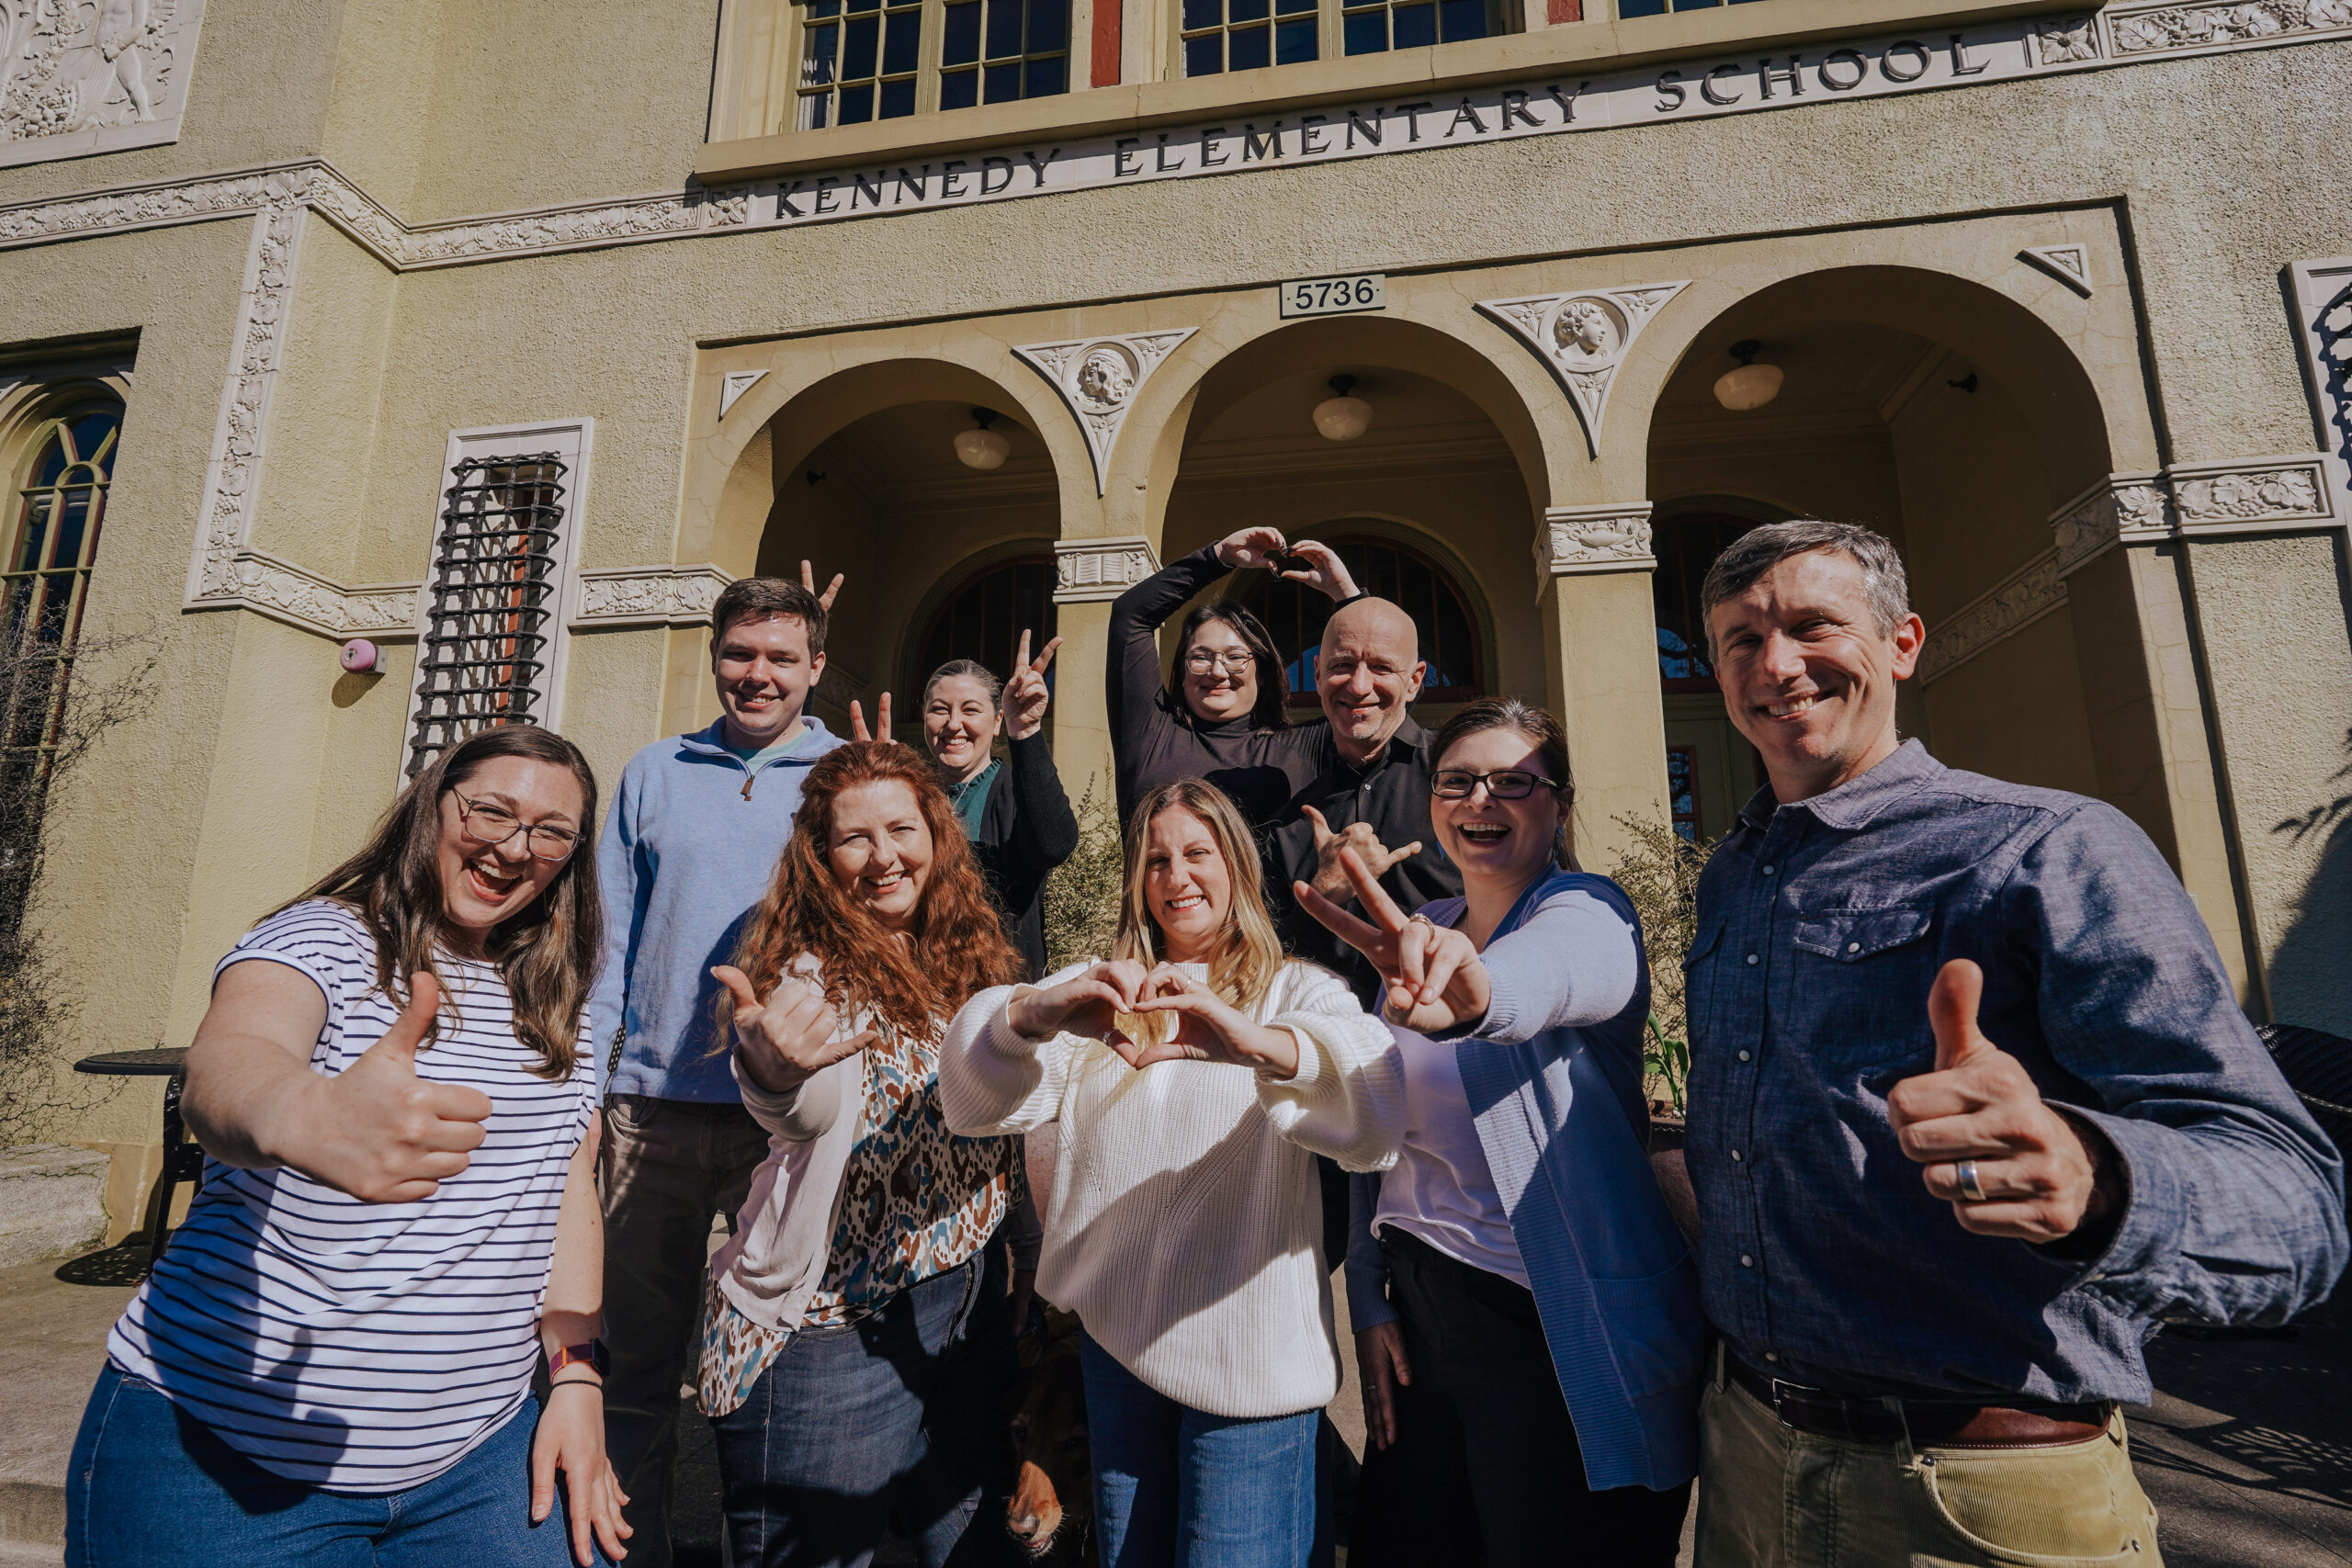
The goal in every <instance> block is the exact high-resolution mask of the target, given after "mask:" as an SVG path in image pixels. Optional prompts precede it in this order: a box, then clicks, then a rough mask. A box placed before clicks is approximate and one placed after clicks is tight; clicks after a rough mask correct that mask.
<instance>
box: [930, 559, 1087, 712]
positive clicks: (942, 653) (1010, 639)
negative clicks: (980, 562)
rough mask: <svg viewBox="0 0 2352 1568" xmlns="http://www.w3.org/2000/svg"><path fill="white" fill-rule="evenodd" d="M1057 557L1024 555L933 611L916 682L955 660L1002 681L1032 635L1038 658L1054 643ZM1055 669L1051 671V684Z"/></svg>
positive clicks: (983, 575)
mask: <svg viewBox="0 0 2352 1568" xmlns="http://www.w3.org/2000/svg"><path fill="white" fill-rule="evenodd" d="M1054 581H1055V569H1054V558H1053V557H1051V556H1021V557H1017V558H1014V559H1012V560H1007V561H1000V562H998V563H997V564H996V565H994V566H991V567H988V568H985V569H984V570H981V571H980V572H978V574H977V575H975V576H973V577H972V578H971V579H970V580H968V581H966V582H965V583H964V585H963V586H962V587H960V588H958V589H957V590H956V592H955V593H954V594H953V595H952V596H950V597H949V598H948V599H947V600H946V602H945V603H944V604H941V605H940V606H939V608H938V609H937V610H935V611H933V612H932V617H931V625H930V626H927V627H925V628H924V630H923V637H922V644H921V645H920V646H921V649H922V651H921V653H920V654H919V656H918V657H917V660H916V662H917V664H918V665H919V666H920V668H918V669H916V670H915V671H913V679H914V680H915V681H916V682H923V681H927V680H929V679H930V678H931V672H932V671H934V670H936V669H938V668H939V667H940V666H941V665H943V664H944V663H946V662H947V661H948V660H951V659H969V660H975V661H976V662H978V663H980V664H984V665H986V666H988V668H989V669H990V670H992V671H995V672H996V673H997V675H998V676H999V677H1003V676H1006V675H1010V674H1011V673H1012V655H1013V653H1014V651H1015V650H1016V649H1018V648H1019V646H1020V643H1021V634H1022V633H1023V632H1027V633H1029V634H1030V637H1029V655H1030V657H1031V658H1033V659H1034V658H1035V657H1036V656H1037V655H1038V654H1039V653H1040V652H1042V651H1043V650H1044V649H1045V646H1046V644H1047V643H1049V642H1051V641H1052V640H1053V639H1054V624H1055V615H1054ZM1053 678H1054V669H1052V668H1049V669H1047V670H1046V680H1047V681H1048V682H1051V681H1052V680H1053Z"/></svg>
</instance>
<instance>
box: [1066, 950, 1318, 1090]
mask: <svg viewBox="0 0 2352 1568" xmlns="http://www.w3.org/2000/svg"><path fill="white" fill-rule="evenodd" d="M1130 1011H1132V1012H1135V1013H1136V1014H1138V1015H1141V1016H1144V1017H1149V1016H1150V1015H1152V1014H1154V1013H1164V1014H1166V1015H1168V1021H1169V1024H1170V1028H1169V1030H1168V1033H1167V1035H1166V1037H1165V1038H1163V1039H1161V1040H1159V1041H1158V1042H1156V1043H1152V1044H1149V1045H1137V1044H1136V1043H1135V1042H1134V1041H1132V1040H1130V1039H1128V1038H1127V1037H1126V1036H1125V1034H1123V1033H1119V1032H1113V1033H1111V1034H1110V1035H1108V1036H1106V1037H1105V1038H1104V1041H1103V1043H1104V1044H1106V1045H1108V1046H1110V1047H1111V1049H1112V1050H1113V1051H1114V1052H1116V1053H1118V1055H1119V1056H1120V1058H1121V1059H1122V1060H1124V1061H1125V1063H1126V1064H1127V1066H1131V1067H1136V1068H1138V1069H1140V1068H1143V1067H1148V1066H1151V1065H1152V1064H1153V1063H1154V1062H1223V1063H1226V1064H1227V1065H1229V1066H1237V1067H1250V1068H1257V1067H1271V1068H1272V1069H1273V1070H1274V1076H1275V1077H1283V1078H1287V1077H1293V1076H1294V1075H1295V1074H1296V1073H1297V1071H1298V1037H1297V1036H1296V1035H1295V1034H1293V1033H1292V1032H1290V1031H1289V1030H1287V1029H1268V1028H1267V1027H1266V1026H1265V1025H1263V1024H1261V1023H1253V1022H1251V1021H1250V1018H1249V1016H1248V1015H1247V1014H1245V1013H1244V1012H1242V1010H1240V1009H1239V1008H1237V1007H1235V1006H1234V1005H1233V1004H1232V1003H1231V1002H1228V1001H1227V1000H1226V999H1225V998H1223V997H1220V996H1218V995H1217V994H1216V992H1215V991H1212V990H1210V989H1209V987H1208V986H1207V984H1206V983H1205V982H1204V981H1201V980H1197V979H1195V978H1193V976H1190V975H1187V974H1186V973H1184V971H1183V970H1182V969H1180V968H1178V967H1177V966H1176V965H1175V964H1160V965H1159V967H1158V968H1156V969H1154V970H1152V972H1151V973H1150V974H1148V975H1147V976H1144V980H1143V986H1142V994H1141V995H1140V996H1138V997H1137V998H1136V1003H1135V1006H1134V1007H1133V1008H1131V1009H1130Z"/></svg>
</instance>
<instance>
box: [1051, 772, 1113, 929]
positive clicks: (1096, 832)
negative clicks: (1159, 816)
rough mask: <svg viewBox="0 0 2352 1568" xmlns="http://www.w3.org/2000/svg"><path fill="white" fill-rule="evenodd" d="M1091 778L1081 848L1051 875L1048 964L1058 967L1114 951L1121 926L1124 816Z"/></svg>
mask: <svg viewBox="0 0 2352 1568" xmlns="http://www.w3.org/2000/svg"><path fill="white" fill-rule="evenodd" d="M1096 784H1097V781H1096V780H1095V779H1093V778H1091V777H1090V778H1089V779H1088V780H1087V781H1086V790H1085V793H1084V794H1082V795H1080V796H1079V800H1078V813H1077V814H1078V848H1077V849H1076V850H1074V851H1072V852H1071V853H1070V857H1069V859H1068V860H1066V861H1064V862H1062V863H1061V864H1060V865H1058V866H1057V867H1056V868H1055V870H1054V874H1053V875H1051V876H1050V877H1048V878H1046V968H1047V969H1048V970H1049V971H1050V970H1055V969H1059V968H1061V967H1062V966H1063V965H1065V964H1075V963H1077V962H1078V961H1079V960H1080V959H1082V958H1108V957H1110V956H1111V939H1112V938H1114V936H1116V935H1117V934H1118V931H1119V896H1120V894H1121V893H1122V892H1123V891H1125V859H1126V851H1125V847H1124V846H1123V845H1122V843H1121V842H1120V837H1119V816H1118V812H1117V811H1116V810H1115V809H1114V807H1112V805H1111V803H1110V802H1109V801H1108V800H1106V799H1104V798H1103V795H1101V794H1099V793H1098V792H1097V790H1096V787H1095V786H1096Z"/></svg>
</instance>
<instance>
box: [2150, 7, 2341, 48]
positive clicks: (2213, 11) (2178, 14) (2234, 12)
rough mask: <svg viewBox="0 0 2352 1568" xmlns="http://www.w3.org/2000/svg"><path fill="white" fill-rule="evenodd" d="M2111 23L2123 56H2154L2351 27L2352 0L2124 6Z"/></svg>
mask: <svg viewBox="0 0 2352 1568" xmlns="http://www.w3.org/2000/svg"><path fill="white" fill-rule="evenodd" d="M2107 24H2108V27H2109V29H2110V30H2111V31H2112V33H2113V36H2114V39H2115V52H2116V53H2117V54H2118V55H2124V56H2129V55H2134V54H2153V53H2160V52H2166V51H2175V50H2184V49H2207V48H2211V47H2213V46H2216V45H2220V44H2231V43H2245V42H2248V41H2251V40H2253V39H2267V38H2278V37H2280V36H2282V35H2286V34H2291V33H2305V32H2324V31H2328V30H2331V29H2333V28H2352V0H2250V3H2249V0H2233V3H2232V4H2228V5H2220V6H2178V5H2165V4H2162V3H2159V4H2156V5H2152V6H2151V5H2141V6H2117V7H2115V8H2114V9H2112V10H2110V11H2109V12H2108V14H2107Z"/></svg>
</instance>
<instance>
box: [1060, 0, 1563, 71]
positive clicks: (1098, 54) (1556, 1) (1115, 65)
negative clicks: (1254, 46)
mask: <svg viewBox="0 0 2352 1568" xmlns="http://www.w3.org/2000/svg"><path fill="white" fill-rule="evenodd" d="M1563 3H1564V0H1551V4H1552V5H1554V6H1559V5H1561V4H1563ZM1565 3H1566V4H1567V5H1570V6H1573V5H1576V4H1577V0H1565ZM1125 9H1126V7H1125V4H1124V3H1123V0H1094V77H1093V85H1095V86H1097V87H1115V86H1117V85H1119V40H1120V29H1119V24H1120V22H1121V21H1122V19H1123V18H1122V16H1121V13H1122V12H1124V11H1125Z"/></svg>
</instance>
